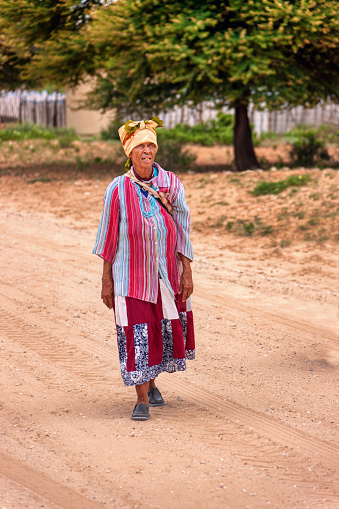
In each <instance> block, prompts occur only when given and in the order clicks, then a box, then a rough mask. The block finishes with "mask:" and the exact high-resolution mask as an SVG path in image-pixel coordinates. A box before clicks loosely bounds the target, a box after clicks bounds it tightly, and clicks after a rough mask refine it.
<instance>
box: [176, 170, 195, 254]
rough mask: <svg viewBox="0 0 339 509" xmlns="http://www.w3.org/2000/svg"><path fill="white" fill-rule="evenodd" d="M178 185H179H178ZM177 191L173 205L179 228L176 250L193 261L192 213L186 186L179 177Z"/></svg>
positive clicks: (177, 227)
mask: <svg viewBox="0 0 339 509" xmlns="http://www.w3.org/2000/svg"><path fill="white" fill-rule="evenodd" d="M177 186H178V187H177ZM176 187H177V193H175V194H176V197H175V200H174V202H173V203H172V206H173V219H174V222H175V225H176V230H177V242H176V248H175V250H176V252H177V253H182V254H183V255H184V256H186V257H187V258H189V259H190V260H191V261H193V247H192V244H191V241H190V226H191V214H190V211H189V208H188V206H187V203H186V200H185V191H184V186H183V185H182V183H181V182H180V180H179V179H178V178H177V182H176Z"/></svg>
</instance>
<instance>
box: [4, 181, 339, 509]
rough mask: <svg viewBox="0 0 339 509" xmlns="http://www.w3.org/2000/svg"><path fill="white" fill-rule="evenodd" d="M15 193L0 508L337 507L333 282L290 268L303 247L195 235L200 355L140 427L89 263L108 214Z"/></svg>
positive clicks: (97, 265) (7, 279)
mask: <svg viewBox="0 0 339 509" xmlns="http://www.w3.org/2000/svg"><path fill="white" fill-rule="evenodd" d="M105 185H106V184H105ZM105 185H104V184H102V187H103V188H104V187H105ZM2 191H3V189H2ZM99 191H100V193H101V192H102V189H101V188H100V189H99ZM58 192H59V200H60V203H61V202H62V200H63V198H64V197H65V196H63V194H62V193H63V189H61V188H59V191H58ZM13 193H14V195H12V196H11V198H9V197H8V196H7V195H6V199H5V198H4V195H2V196H0V274H1V275H0V347H1V372H0V383H1V400H0V401H1V413H0V416H1V429H0V507H1V508H6V509H19V508H29V509H36V508H40V507H44V508H45V509H56V508H62V509H92V508H93V509H98V508H102V507H107V508H109V509H115V508H140V509H143V508H152V509H153V508H154V509H156V508H159V509H170V508H171V509H172V508H173V507H177V508H178V509H181V508H183V509H185V508H187V509H191V508H194V509H200V508H208V509H216V508H218V509H219V508H230V509H240V508H244V509H245V508H251V509H252V508H253V509H254V508H255V509H262V508H264V507H272V508H279V509H280V508H287V509H291V508H297V507H298V508H320V507H321V508H324V509H326V508H338V507H339V476H338V474H339V468H338V467H339V440H338V427H339V426H338V424H339V419H338V364H339V347H338V341H337V338H338V329H337V324H336V320H337V309H338V308H337V306H338V291H337V290H338V289H337V288H336V281H335V279H333V278H331V277H330V276H328V277H326V278H325V279H324V278H322V277H321V275H320V276H319V273H318V274H317V273H316V272H315V273H312V272H310V273H309V274H308V275H305V273H304V272H302V271H301V270H300V271H299V272H298V270H295V269H296V263H297V262H296V260H297V257H298V256H299V259H300V258H301V257H302V256H303V254H302V249H301V250H300V252H299V255H297V254H296V255H295V256H296V258H294V259H293V260H292V258H286V257H280V258H279V257H276V258H273V259H272V258H268V257H267V256H266V257H262V258H260V257H259V258H258V257H257V258H256V259H254V258H253V257H252V256H251V254H250V253H249V252H246V250H243V251H242V250H240V249H238V251H237V252H236V251H235V250H234V249H232V250H230V249H228V247H227V239H225V238H224V237H220V238H218V237H215V236H213V235H211V236H210V237H208V236H206V235H201V234H199V233H198V232H195V233H193V243H194V247H195V256H196V258H195V262H194V276H195V293H194V296H193V304H194V313H195V323H196V337H197V359H196V361H191V362H189V363H188V370H187V371H186V372H184V373H177V374H173V375H167V374H166V375H162V376H160V377H159V381H158V385H159V387H160V389H161V391H162V393H163V395H164V397H165V398H166V403H167V404H166V405H165V407H163V408H154V409H152V412H151V416H152V417H151V420H150V421H149V422H146V423H145V422H133V421H131V420H130V414H131V410H132V407H133V404H134V390H133V389H132V388H126V387H124V386H123V384H122V381H121V378H120V372H119V364H118V354H117V347H116V335H115V332H114V326H113V315H112V312H110V311H108V310H107V309H106V308H105V307H104V306H103V304H102V303H101V300H100V278H101V262H100V260H98V259H96V258H95V257H94V256H93V255H91V254H90V253H91V250H92V247H93V242H94V237H95V231H96V228H95V226H94V224H95V223H96V222H97V220H98V218H97V217H93V214H92V215H91V217H90V218H89V220H88V221H87V222H86V221H85V220H83V221H74V220H72V218H71V216H70V215H69V216H67V214H63V215H64V217H63V218H60V217H57V215H55V214H54V213H53V214H52V213H50V212H43V211H42V210H41V207H40V208H39V207H37V208H36V209H33V208H32V207H31V202H29V203H28V202H27V203H26V202H25V200H24V199H22V195H21V198H20V192H19V190H18V191H17V192H14V191H13ZM53 199H57V198H56V197H54V198H53ZM44 200H45V202H46V205H47V202H48V200H49V196H48V195H46V196H44V195H43V193H42V194H41V203H43V202H44ZM83 214H84V215H86V204H83ZM311 255H312V256H313V257H315V258H314V260H316V259H317V258H316V257H317V256H318V257H321V248H319V249H318V248H314V252H312V253H311V254H310V252H309V251H308V255H307V256H309V257H310V256H311ZM304 256H305V257H306V255H304ZM320 260H321V258H320ZM328 262H329V263H328V264H329V266H330V265H331V266H332V271H333V274H335V273H336V270H335V269H333V264H334V267H335V266H336V267H337V266H338V265H335V263H336V258H335V255H334V254H333V253H332V254H330V253H328ZM320 265H321V263H320ZM298 267H299V268H301V266H298ZM292 268H293V270H292Z"/></svg>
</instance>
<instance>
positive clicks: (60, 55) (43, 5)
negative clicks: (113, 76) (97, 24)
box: [0, 0, 101, 88]
mask: <svg viewBox="0 0 339 509" xmlns="http://www.w3.org/2000/svg"><path fill="white" fill-rule="evenodd" d="M100 3H101V2H100V0H81V1H79V2H78V3H77V4H76V3H75V2H74V1H73V0H17V1H16V2H12V0H1V2H0V33H1V35H0V51H1V53H0V88H1V87H4V88H15V87H17V86H18V85H20V86H30V87H32V86H36V87H41V86H44V85H49V84H53V85H54V86H55V87H58V86H62V85H65V84H67V83H69V84H72V85H76V84H77V83H78V82H79V80H80V79H81V77H83V76H84V74H91V73H92V72H93V68H91V62H92V61H93V59H92V58H91V56H92V55H93V52H94V49H93V47H92V45H91V43H90V42H88V41H87V40H85V38H84V36H83V31H82V28H83V27H84V26H85V25H87V24H88V23H89V22H90V20H91V16H90V14H91V11H92V10H93V9H94V8H95V7H96V6H98V5H100Z"/></svg>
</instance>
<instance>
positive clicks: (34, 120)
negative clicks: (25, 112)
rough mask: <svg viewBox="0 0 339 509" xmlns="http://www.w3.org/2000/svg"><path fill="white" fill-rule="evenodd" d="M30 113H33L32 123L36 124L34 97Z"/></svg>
mask: <svg viewBox="0 0 339 509" xmlns="http://www.w3.org/2000/svg"><path fill="white" fill-rule="evenodd" d="M32 114H33V123H34V124H36V99H35V98H34V99H33V111H32Z"/></svg>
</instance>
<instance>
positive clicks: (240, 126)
mask: <svg viewBox="0 0 339 509" xmlns="http://www.w3.org/2000/svg"><path fill="white" fill-rule="evenodd" d="M247 112H248V105H247V104H244V103H239V104H237V105H236V107H235V122H234V139H233V146H234V157H235V166H236V168H237V171H245V170H250V169H254V168H259V163H258V161H257V158H256V155H255V153H254V149H253V143H252V133H251V127H250V123H249V121H248V114H247Z"/></svg>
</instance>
